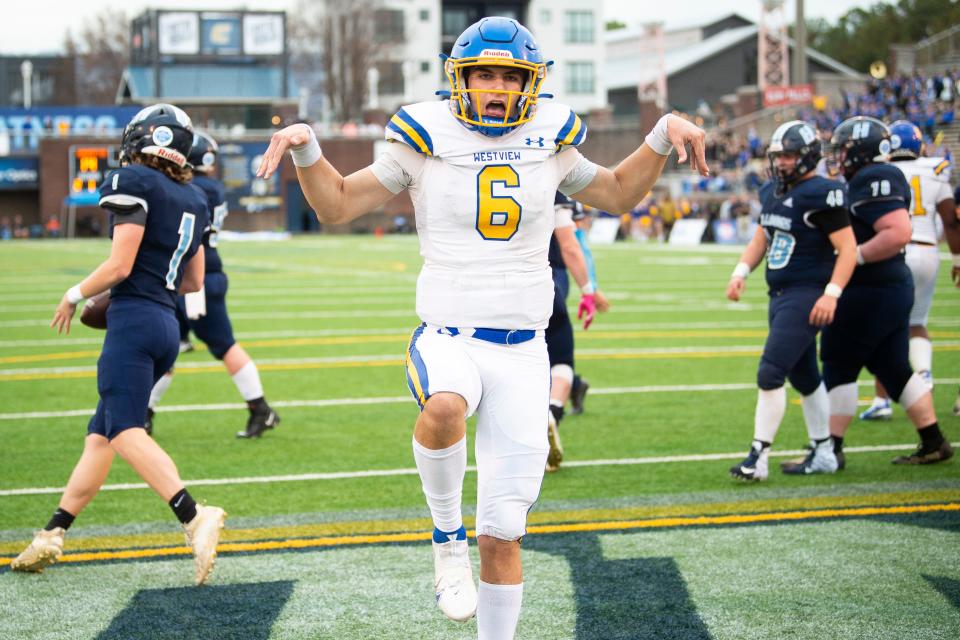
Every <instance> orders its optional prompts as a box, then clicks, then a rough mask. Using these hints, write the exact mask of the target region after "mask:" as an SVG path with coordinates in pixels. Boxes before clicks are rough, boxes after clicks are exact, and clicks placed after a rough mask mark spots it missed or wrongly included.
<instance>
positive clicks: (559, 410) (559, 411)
mask: <svg viewBox="0 0 960 640" xmlns="http://www.w3.org/2000/svg"><path fill="white" fill-rule="evenodd" d="M550 413H552V414H553V419H554V420H556V421H557V424H558V425H559V424H560V421H561V420H563V407H558V406H557V405H555V404H551V405H550Z"/></svg>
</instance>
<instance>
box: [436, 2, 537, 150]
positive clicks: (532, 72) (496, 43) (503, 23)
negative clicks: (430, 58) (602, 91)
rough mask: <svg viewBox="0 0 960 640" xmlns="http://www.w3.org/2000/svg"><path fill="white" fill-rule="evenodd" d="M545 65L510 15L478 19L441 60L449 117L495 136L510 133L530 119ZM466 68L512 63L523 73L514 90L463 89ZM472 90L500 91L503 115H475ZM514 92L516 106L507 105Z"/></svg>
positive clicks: (535, 44)
mask: <svg viewBox="0 0 960 640" xmlns="http://www.w3.org/2000/svg"><path fill="white" fill-rule="evenodd" d="M547 65H548V63H546V62H544V61H543V55H542V54H541V53H540V47H539V46H538V45H537V42H536V40H534V39H533V34H531V33H530V31H528V30H527V28H526V27H524V26H523V25H522V24H520V23H519V22H517V21H516V20H513V19H512V18H503V17H499V16H494V17H490V18H483V19H482V20H480V21H479V22H476V23H474V24H472V25H470V26H469V27H467V29H466V30H465V31H464V32H463V33H461V34H460V37H459V38H457V41H456V43H455V44H454V45H453V49H452V50H451V52H450V57H448V58H447V59H446V61H445V62H444V67H443V69H444V73H446V76H447V81H448V82H449V83H450V105H451V109H452V112H453V115H454V116H455V117H456V118H457V119H458V120H461V121H462V122H464V123H466V124H467V125H468V126H469V127H470V128H471V129H473V130H475V131H478V132H480V133H482V134H484V135H486V136H490V137H498V136H502V135H504V134H506V133H509V132H510V131H513V130H514V129H516V128H517V127H518V126H520V125H521V124H523V123H524V122H528V121H529V120H530V118H532V117H533V114H534V110H535V107H536V104H537V98H538V97H539V95H540V88H541V86H542V85H543V81H544V80H545V79H546V77H547ZM471 67H513V68H515V69H517V70H519V71H522V72H523V74H524V76H525V78H526V81H525V82H524V85H523V87H522V88H521V90H520V91H506V90H488V89H484V90H483V91H480V90H477V89H468V88H467V76H468V75H469V71H470V68H471ZM477 93H501V94H503V100H504V102H505V103H506V104H507V108H506V112H505V113H504V115H503V117H502V118H500V117H492V116H486V115H483V114H478V113H477V112H476V108H475V107H474V105H475V104H476V96H475V95H474V94H477ZM514 96H517V97H518V98H517V104H516V108H515V109H511V108H510V102H511V98H512V97H514Z"/></svg>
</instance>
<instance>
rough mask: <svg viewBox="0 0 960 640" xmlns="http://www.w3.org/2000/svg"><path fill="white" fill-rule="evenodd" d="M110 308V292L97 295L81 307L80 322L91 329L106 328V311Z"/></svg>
mask: <svg viewBox="0 0 960 640" xmlns="http://www.w3.org/2000/svg"><path fill="white" fill-rule="evenodd" d="M109 308H110V290H109V289H108V290H107V291H104V292H103V293H98V294H97V295H95V296H93V297H92V298H90V299H89V300H87V303H86V304H85V305H83V310H82V311H80V322H82V323H83V324H85V325H87V326H88V327H90V328H91V329H106V328H107V309H109Z"/></svg>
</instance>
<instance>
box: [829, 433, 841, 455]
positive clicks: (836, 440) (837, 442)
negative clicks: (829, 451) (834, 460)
mask: <svg viewBox="0 0 960 640" xmlns="http://www.w3.org/2000/svg"><path fill="white" fill-rule="evenodd" d="M830 437H831V438H833V452H834V453H843V436H833V435H832V436H830Z"/></svg>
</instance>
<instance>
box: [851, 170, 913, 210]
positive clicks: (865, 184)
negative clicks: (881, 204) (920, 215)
mask: <svg viewBox="0 0 960 640" xmlns="http://www.w3.org/2000/svg"><path fill="white" fill-rule="evenodd" d="M849 190H850V204H851V205H852V206H855V205H857V204H860V203H862V202H868V201H870V200H893V199H899V200H903V201H904V202H906V203H909V202H910V185H909V184H907V179H906V177H904V175H903V171H901V170H900V169H898V168H897V167H896V166H895V165H892V164H887V163H876V164H871V165H868V166H866V167H864V168H863V169H861V170H860V171H858V172H857V174H856V175H855V176H854V177H853V180H851V181H850V183H849Z"/></svg>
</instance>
